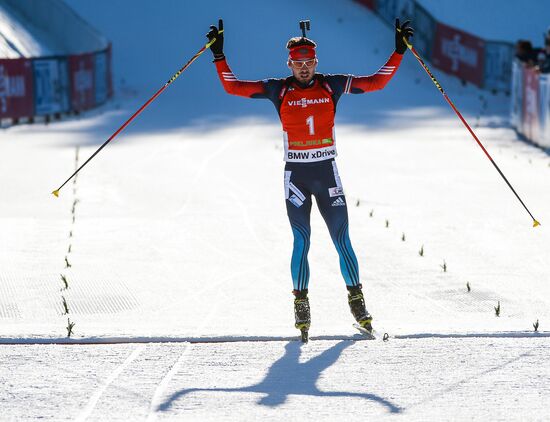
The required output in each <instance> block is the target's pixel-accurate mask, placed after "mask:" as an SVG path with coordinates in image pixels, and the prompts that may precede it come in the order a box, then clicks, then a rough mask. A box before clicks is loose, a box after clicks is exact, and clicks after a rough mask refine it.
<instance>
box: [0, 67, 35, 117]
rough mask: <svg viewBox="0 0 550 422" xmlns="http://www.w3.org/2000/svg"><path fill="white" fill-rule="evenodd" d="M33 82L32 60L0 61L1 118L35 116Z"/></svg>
mask: <svg viewBox="0 0 550 422" xmlns="http://www.w3.org/2000/svg"><path fill="white" fill-rule="evenodd" d="M32 82H33V81H32V63H31V60H29V59H6V60H0V118H6V117H9V118H19V117H31V116H33V114H34V103H33V86H32V85H33V84H32Z"/></svg>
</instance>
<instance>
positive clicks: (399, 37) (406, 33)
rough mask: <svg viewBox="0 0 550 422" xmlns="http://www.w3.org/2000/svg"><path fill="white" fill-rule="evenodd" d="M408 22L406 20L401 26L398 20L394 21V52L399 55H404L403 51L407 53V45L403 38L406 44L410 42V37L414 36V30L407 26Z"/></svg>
mask: <svg viewBox="0 0 550 422" xmlns="http://www.w3.org/2000/svg"><path fill="white" fill-rule="evenodd" d="M410 22H411V21H410V20H408V21H405V22H403V25H400V24H399V18H396V19H395V51H397V52H398V53H399V54H405V51H407V44H406V43H405V40H404V39H403V37H405V39H406V40H407V42H410V41H409V40H410V37H412V36H413V35H414V29H413V28H412V27H411V26H409V23H410Z"/></svg>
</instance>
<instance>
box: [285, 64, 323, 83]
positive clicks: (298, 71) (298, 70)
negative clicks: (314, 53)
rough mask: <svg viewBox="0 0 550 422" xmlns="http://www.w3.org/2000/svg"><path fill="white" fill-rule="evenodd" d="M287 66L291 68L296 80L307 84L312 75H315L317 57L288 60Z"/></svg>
mask: <svg viewBox="0 0 550 422" xmlns="http://www.w3.org/2000/svg"><path fill="white" fill-rule="evenodd" d="M288 67H289V68H290V69H291V70H292V74H293V75H294V77H295V78H296V79H297V80H298V82H300V83H303V84H307V83H308V82H309V81H311V79H313V75H315V69H316V68H317V59H316V58H315V59H311V60H289V61H288Z"/></svg>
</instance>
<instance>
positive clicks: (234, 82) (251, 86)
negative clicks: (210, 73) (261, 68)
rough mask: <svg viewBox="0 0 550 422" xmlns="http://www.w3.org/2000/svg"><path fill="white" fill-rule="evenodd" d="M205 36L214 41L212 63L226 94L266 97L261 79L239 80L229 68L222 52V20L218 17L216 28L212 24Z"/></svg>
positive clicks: (211, 48) (211, 47)
mask: <svg viewBox="0 0 550 422" xmlns="http://www.w3.org/2000/svg"><path fill="white" fill-rule="evenodd" d="M206 36H207V38H208V39H209V40H210V41H212V40H213V39H214V38H215V39H216V41H215V42H214V43H213V44H212V45H211V46H210V50H211V51H212V54H213V55H214V63H215V64H216V69H217V71H218V76H219V78H220V81H221V83H222V85H223V87H224V89H225V91H226V92H227V93H228V94H232V95H240V96H242V97H248V98H266V95H265V94H266V89H265V86H264V85H265V83H264V82H262V81H239V80H238V79H237V77H236V76H235V74H234V73H233V72H232V71H231V69H230V68H229V65H228V64H227V60H226V59H225V55H224V54H223V20H222V19H220V20H219V23H218V28H216V27H215V26H214V25H212V26H211V27H210V31H209V32H208V34H206Z"/></svg>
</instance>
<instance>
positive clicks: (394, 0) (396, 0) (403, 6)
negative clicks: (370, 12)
mask: <svg viewBox="0 0 550 422" xmlns="http://www.w3.org/2000/svg"><path fill="white" fill-rule="evenodd" d="M415 3H416V2H415V1H414V0H376V9H375V10H376V13H378V15H379V16H380V17H381V18H382V19H383V20H385V21H386V23H388V24H389V25H391V26H394V24H395V18H396V17H398V18H401V21H402V22H404V21H405V20H407V19H411V18H412V17H413V15H414V8H415Z"/></svg>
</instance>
